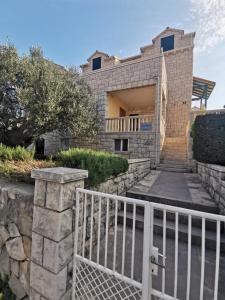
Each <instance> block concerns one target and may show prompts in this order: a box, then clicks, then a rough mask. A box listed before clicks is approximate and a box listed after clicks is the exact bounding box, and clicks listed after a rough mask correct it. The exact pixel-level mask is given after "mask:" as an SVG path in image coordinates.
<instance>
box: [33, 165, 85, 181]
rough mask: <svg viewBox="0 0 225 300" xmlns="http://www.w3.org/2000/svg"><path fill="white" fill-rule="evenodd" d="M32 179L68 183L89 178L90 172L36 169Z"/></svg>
mask: <svg viewBox="0 0 225 300" xmlns="http://www.w3.org/2000/svg"><path fill="white" fill-rule="evenodd" d="M31 177H32V178H35V179H41V180H46V181H52V182H58V183H66V182H71V181H77V180H81V179H84V178H87V177H88V171H86V170H81V169H71V168H63V167H59V168H46V169H34V170H32V171H31Z"/></svg>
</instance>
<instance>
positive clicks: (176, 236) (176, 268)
mask: <svg viewBox="0 0 225 300" xmlns="http://www.w3.org/2000/svg"><path fill="white" fill-rule="evenodd" d="M175 216H176V217H175V270H174V298H175V299H176V298H177V275H178V274H177V273H178V212H176V213H175Z"/></svg>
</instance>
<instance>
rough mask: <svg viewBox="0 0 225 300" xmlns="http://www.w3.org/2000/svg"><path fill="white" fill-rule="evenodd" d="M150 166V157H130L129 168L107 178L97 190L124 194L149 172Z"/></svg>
mask: <svg viewBox="0 0 225 300" xmlns="http://www.w3.org/2000/svg"><path fill="white" fill-rule="evenodd" d="M150 167H151V161H150V159H130V160H129V169H128V171H127V172H126V173H122V174H120V175H118V176H117V177H112V178H109V179H108V180H107V181H106V182H103V183H101V184H100V185H99V186H98V188H97V190H98V191H99V192H103V193H109V194H116V195H125V194H126V192H127V190H128V189H130V188H131V187H132V186H134V185H135V183H137V182H138V181H140V180H141V179H142V178H144V177H145V176H146V175H147V174H149V173H150ZM91 189H92V188H91Z"/></svg>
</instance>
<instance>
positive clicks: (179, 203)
mask: <svg viewBox="0 0 225 300" xmlns="http://www.w3.org/2000/svg"><path fill="white" fill-rule="evenodd" d="M126 196H127V197H129V198H135V199H140V200H145V201H149V202H155V203H160V204H165V205H170V206H176V207H182V208H186V209H191V210H198V211H202V212H207V213H212V214H219V208H218V207H217V205H216V204H215V203H212V204H210V205H208V204H207V203H200V202H193V201H192V202H191V201H187V200H183V199H175V198H172V197H164V196H159V195H155V194H151V193H148V194H140V193H138V192H137V193H136V192H127V193H126Z"/></svg>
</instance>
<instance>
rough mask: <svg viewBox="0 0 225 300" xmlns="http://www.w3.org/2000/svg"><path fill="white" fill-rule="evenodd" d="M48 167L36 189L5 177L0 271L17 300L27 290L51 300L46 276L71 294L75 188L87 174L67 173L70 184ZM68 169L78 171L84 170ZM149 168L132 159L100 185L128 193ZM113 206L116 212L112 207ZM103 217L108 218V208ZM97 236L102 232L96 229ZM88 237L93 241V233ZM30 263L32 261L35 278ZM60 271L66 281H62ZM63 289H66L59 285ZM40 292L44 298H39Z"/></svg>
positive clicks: (0, 196)
mask: <svg viewBox="0 0 225 300" xmlns="http://www.w3.org/2000/svg"><path fill="white" fill-rule="evenodd" d="M57 169H58V168H57ZM59 169H60V168H59ZM48 170H49V174H48V178H47V179H46V178H43V174H45V173H43V172H42V171H40V172H41V173H40V174H41V175H40V176H42V177H40V178H39V177H37V176H38V173H37V172H36V173H35V174H36V175H35V178H36V183H35V192H34V187H33V186H32V185H28V184H21V183H15V184H13V183H9V182H8V181H6V180H2V179H1V180H0V273H1V274H4V275H8V276H9V284H10V287H11V289H12V290H13V291H14V293H15V294H16V295H17V299H18V300H20V299H28V296H27V295H29V299H31V300H32V299H33V300H36V299H52V298H51V296H50V295H51V289H50V287H49V286H48V285H46V286H44V285H43V282H42V278H45V279H46V281H48V280H50V281H51V280H52V283H54V282H55V284H57V282H58V283H60V285H59V288H60V289H63V290H64V293H63V297H64V298H60V299H69V297H70V296H69V295H70V292H71V289H70V281H71V272H72V253H73V229H72V225H71V224H72V222H73V213H72V206H73V205H74V200H75V190H76V187H83V184H84V183H83V178H84V177H86V176H87V175H86V173H84V174H83V178H82V179H80V180H75V179H73V180H71V181H68V183H67V177H66V179H64V180H65V183H61V182H59V181H57V180H58V179H57V178H56V179H54V178H51V174H54V168H52V169H48ZM67 170H71V172H74V173H75V174H78V175H79V170H72V169H67ZM51 172H52V173H51ZM80 172H85V171H81V170H80ZM149 172H150V159H136V160H134V159H132V160H129V169H128V171H127V172H125V173H123V174H120V175H119V176H117V177H112V178H110V179H108V180H107V181H106V182H104V183H102V184H100V185H99V186H98V188H95V190H98V191H101V192H105V193H110V194H118V195H124V194H125V193H126V191H127V190H128V189H129V188H131V187H132V186H133V185H134V184H135V183H136V182H137V181H139V180H140V179H142V178H143V177H144V176H146V175H147V174H148V173H149ZM78 175H76V176H78ZM71 176H72V175H71ZM54 180H55V181H54ZM90 189H92V190H93V189H94V188H90ZM33 208H34V218H33ZM111 208H112V211H113V212H114V210H113V207H110V209H111ZM103 211H104V207H102V212H103ZM110 213H111V212H110ZM95 215H96V216H97V215H98V207H96V208H95ZM94 217H95V216H94ZM102 218H103V219H104V218H105V214H104V213H103V214H102ZM89 223H90V209H88V210H87V226H89V225H90V224H89ZM102 224H104V220H103V222H102ZM97 225H98V223H97V218H96V222H95V228H93V231H94V232H95V229H96V232H97ZM60 227H61V229H60ZM104 228H105V227H104V225H103V226H102V231H101V232H102V234H103V235H104V233H105V232H104ZM60 230H62V231H60ZM32 231H33V232H32ZM64 231H65V232H64ZM93 236H95V237H97V234H94V235H93ZM31 238H32V243H31ZM86 242H87V246H88V243H89V241H88V237H87V241H86ZM31 248H32V251H31ZM87 248H88V247H87ZM31 252H32V253H31ZM31 261H32V263H31ZM30 264H32V268H31V273H32V276H31V282H30ZM62 273H63V275H62ZM37 274H39V275H37ZM61 276H62V277H63V280H64V281H63V280H61V279H62V278H61ZM59 281H60V282H59ZM30 283H31V286H32V288H30ZM62 285H63V286H62ZM42 289H43V292H41V293H40V295H39V293H38V292H39V290H42ZM69 290H70V291H69ZM56 292H57V290H55V291H54V292H53V291H52V295H53V298H54V297H56V294H55V293H56ZM58 292H59V293H61V291H59V290H58ZM39 296H40V297H41V296H42V297H41V298H36V297H39ZM43 296H44V297H43ZM67 297H68V298H67ZM55 299H56V298H54V300H55Z"/></svg>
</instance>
